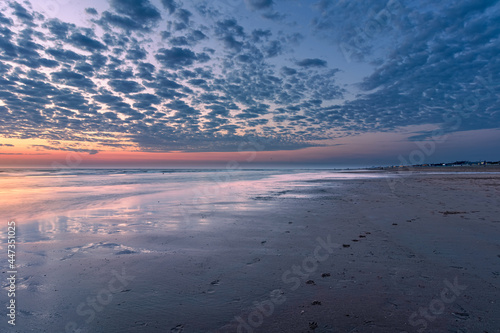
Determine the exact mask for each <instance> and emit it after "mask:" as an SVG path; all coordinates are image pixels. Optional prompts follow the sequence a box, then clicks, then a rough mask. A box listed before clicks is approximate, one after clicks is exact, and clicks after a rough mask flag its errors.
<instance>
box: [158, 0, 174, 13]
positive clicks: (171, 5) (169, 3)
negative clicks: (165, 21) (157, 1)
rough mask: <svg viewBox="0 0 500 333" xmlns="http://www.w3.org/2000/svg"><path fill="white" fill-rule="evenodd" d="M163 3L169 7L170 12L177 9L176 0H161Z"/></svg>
mask: <svg viewBox="0 0 500 333" xmlns="http://www.w3.org/2000/svg"><path fill="white" fill-rule="evenodd" d="M161 3H162V5H163V7H165V9H167V10H168V12H169V13H170V14H172V13H173V12H175V10H176V9H177V4H176V3H175V1H174V0H161Z"/></svg>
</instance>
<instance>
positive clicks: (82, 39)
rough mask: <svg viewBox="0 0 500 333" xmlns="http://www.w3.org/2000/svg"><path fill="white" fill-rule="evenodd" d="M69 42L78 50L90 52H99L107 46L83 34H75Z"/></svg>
mask: <svg viewBox="0 0 500 333" xmlns="http://www.w3.org/2000/svg"><path fill="white" fill-rule="evenodd" d="M68 42H69V43H70V44H72V45H74V46H76V47H78V48H81V49H83V50H86V51H90V52H98V51H102V50H105V49H106V46H105V45H104V44H102V43H101V42H99V41H98V40H95V39H93V38H91V37H88V36H84V35H82V34H81V33H78V32H77V33H74V34H72V35H71V37H69V38H68Z"/></svg>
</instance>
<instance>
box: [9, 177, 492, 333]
mask: <svg viewBox="0 0 500 333" xmlns="http://www.w3.org/2000/svg"><path fill="white" fill-rule="evenodd" d="M453 171H455V170H453ZM393 176H394V175H393ZM395 176H396V178H392V177H391V178H387V179H385V178H367V179H357V180H353V179H348V180H341V179H335V180H325V179H323V180H319V181H314V180H310V181H305V182H303V184H302V186H297V187H295V188H294V189H291V190H287V191H283V192H270V193H262V195H260V196H256V197H253V198H252V204H251V205H248V206H245V207H246V208H245V209H238V210H234V209H232V207H233V206H231V204H230V203H227V204H224V203H219V204H218V206H217V207H211V208H207V209H206V210H205V211H203V210H196V211H193V213H192V214H191V216H190V219H189V221H194V222H196V223H199V222H200V221H203V223H204V224H202V225H201V226H200V225H198V224H197V225H198V227H197V228H195V229H192V228H189V223H187V225H186V226H185V227H183V228H177V229H175V230H171V231H165V230H163V231H162V232H158V231H155V229H151V231H149V232H143V233H136V234H126V235H123V234H120V233H113V232H109V233H105V234H102V233H101V234H99V237H98V239H97V240H96V234H95V233H91V232H87V233H84V234H80V235H78V236H77V237H68V236H67V234H60V235H58V236H57V237H58V238H57V242H56V243H54V242H48V241H46V242H44V241H43V240H42V241H36V242H30V243H26V244H22V245H20V246H22V254H20V256H21V257H20V259H19V262H20V263H21V264H22V265H21V267H19V270H20V271H21V272H23V273H22V274H21V275H20V277H21V276H22V279H21V280H20V281H18V288H19V290H20V293H19V295H18V303H19V316H18V326H17V327H16V328H15V329H12V328H9V330H8V331H12V332H30V331H33V332H65V331H66V332H75V331H77V330H75V329H76V328H78V329H80V332H214V333H215V332H221V333H222V332H224V333H225V332H500V330H499V328H500V319H498V318H500V304H499V299H500V297H499V296H500V290H499V287H500V283H499V282H500V205H499V203H500V202H499V197H500V196H499V194H500V174H498V173H497V174H495V173H489V174H488V173H483V174H456V173H453V174H427V173H397V174H396V175H395ZM194 222H193V223H194ZM5 274H6V273H5V272H2V280H5V279H4V278H3V277H4V276H5ZM4 296H5V295H2V296H1V297H4ZM2 300H3V298H2ZM4 327H6V326H5V322H2V323H0V328H2V330H3V328H4Z"/></svg>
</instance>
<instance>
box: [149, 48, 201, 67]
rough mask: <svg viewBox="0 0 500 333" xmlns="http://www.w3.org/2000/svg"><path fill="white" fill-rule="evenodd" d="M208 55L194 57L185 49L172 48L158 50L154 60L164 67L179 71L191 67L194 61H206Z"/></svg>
mask: <svg viewBox="0 0 500 333" xmlns="http://www.w3.org/2000/svg"><path fill="white" fill-rule="evenodd" d="M207 57H208V55H206V54H205V55H201V56H200V55H196V54H195V53H194V52H193V51H191V50H190V49H186V48H179V47H172V48H171V49H159V50H158V53H157V54H156V55H155V58H156V59H157V60H158V61H159V62H160V63H161V64H162V65H163V66H164V67H167V68H171V69H179V68H183V67H186V66H190V65H192V64H193V63H194V62H195V61H197V60H201V61H206V60H208V59H206V58H207Z"/></svg>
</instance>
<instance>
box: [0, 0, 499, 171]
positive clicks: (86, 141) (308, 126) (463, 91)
mask: <svg viewBox="0 0 500 333" xmlns="http://www.w3.org/2000/svg"><path fill="white" fill-rule="evenodd" d="M499 34H500V4H499V3H498V1H486V0H465V1H463V0H459V1H453V2H451V1H450V2H448V1H447V2H437V3H436V1H425V0H422V1H406V0H388V1H386V0H380V1H379V0H371V1H347V0H314V1H299V0H286V1H285V0H244V1H243V0H216V1H205V0H196V1H194V0H193V1H187V0H185V1H180V0H99V1H97V0H88V1H84V0H79V1H74V0H27V1H24V2H21V1H13V0H7V1H2V3H1V4H0V167H23V166H24V167H87V166H89V167H139V166H140V167H227V166H228V165H234V163H237V165H239V166H241V167H245V166H248V167H254V166H259V167H260V166H262V167H264V166H279V167H346V166H353V167H355V166H375V165H401V164H422V163H437V162H443V161H445V162H448V161H455V160H485V159H486V160H500V144H499V142H500V131H499V129H500V102H499V97H500V78H499V74H500V59H499V57H498V55H499V54H500V40H499ZM231 163H233V164H231Z"/></svg>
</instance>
